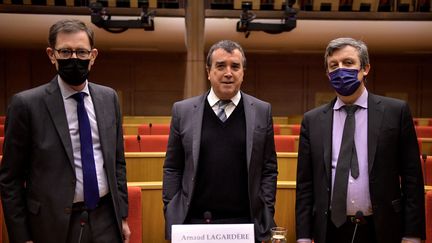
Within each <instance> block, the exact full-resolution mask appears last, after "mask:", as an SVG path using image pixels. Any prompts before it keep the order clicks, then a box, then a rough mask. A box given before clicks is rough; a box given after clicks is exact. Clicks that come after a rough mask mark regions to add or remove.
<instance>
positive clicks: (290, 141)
mask: <svg viewBox="0 0 432 243" xmlns="http://www.w3.org/2000/svg"><path fill="white" fill-rule="evenodd" d="M296 137H298V136H292V135H275V136H274V141H275V149H276V152H296V146H295V143H296V142H295V139H296Z"/></svg>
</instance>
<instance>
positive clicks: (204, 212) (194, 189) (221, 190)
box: [163, 40, 277, 241]
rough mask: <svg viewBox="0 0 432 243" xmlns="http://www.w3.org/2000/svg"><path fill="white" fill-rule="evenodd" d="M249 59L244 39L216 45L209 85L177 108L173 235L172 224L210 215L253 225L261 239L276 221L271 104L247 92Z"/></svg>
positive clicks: (168, 192) (170, 164) (170, 203)
mask: <svg viewBox="0 0 432 243" xmlns="http://www.w3.org/2000/svg"><path fill="white" fill-rule="evenodd" d="M245 65H246V58H245V56H244V52H243V49H242V48H241V46H240V45H239V44H237V43H235V42H233V41H229V40H223V41H220V42H218V43H216V44H214V45H213V46H212V47H211V48H210V50H209V53H208V56H207V64H206V66H207V74H208V79H209V80H210V84H211V89H210V91H208V92H206V93H205V94H203V95H200V96H197V97H193V98H190V99H186V100H183V101H180V102H176V103H175V104H174V106H173V109H172V121H171V130H170V136H169V140H168V149H167V153H166V159H165V163H164V169H163V171H164V177H163V203H164V213H165V225H166V228H165V230H166V238H167V239H170V238H171V226H172V225H173V224H195V223H198V224H201V223H205V222H206V220H208V221H210V222H211V223H253V224H254V226H255V238H256V239H257V240H259V241H262V240H266V239H268V238H269V233H270V228H271V227H273V226H275V222H274V219H273V216H274V204H275V194H276V179H277V162H276V152H275V148H274V139H273V121H272V114H271V106H270V104H269V103H266V102H263V101H261V100H258V99H256V98H254V97H252V96H250V95H247V94H245V93H243V92H241V91H240V86H241V84H242V82H243V75H244V68H245ZM221 103H223V104H221Z"/></svg>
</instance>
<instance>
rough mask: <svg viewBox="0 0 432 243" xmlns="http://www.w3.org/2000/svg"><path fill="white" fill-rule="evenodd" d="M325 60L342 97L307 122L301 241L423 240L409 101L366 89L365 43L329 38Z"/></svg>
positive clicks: (301, 156) (301, 160)
mask: <svg viewBox="0 0 432 243" xmlns="http://www.w3.org/2000/svg"><path fill="white" fill-rule="evenodd" d="M324 65H325V68H326V72H327V76H328V78H329V81H330V85H331V86H332V87H333V89H334V90H335V92H336V98H335V99H333V100H332V101H331V102H330V103H328V104H325V105H323V106H320V107H318V108H315V109H312V110H311V111H308V112H306V113H305V114H304V117H303V121H302V124H301V132H300V141H299V152H298V164H297V195H296V233H297V242H299V243H300V242H311V239H313V240H314V242H315V243H324V242H327V243H347V242H356V243H400V242H403V243H408V242H413V243H420V240H421V239H424V238H425V211H424V210H425V208H424V186H423V176H422V169H421V165H420V155H419V147H418V143H417V137H416V133H415V129H414V124H413V119H412V117H411V113H410V110H409V106H408V104H407V103H406V102H405V101H401V100H397V99H392V98H387V97H383V96H378V95H375V94H372V93H369V92H368V90H367V89H366V76H367V75H368V73H369V71H370V63H369V56H368V50H367V47H366V45H365V43H363V42H362V41H359V40H355V39H352V38H338V39H335V40H332V41H330V43H329V44H328V46H327V49H326V52H325V63H324Z"/></svg>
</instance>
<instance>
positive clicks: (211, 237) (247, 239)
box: [171, 224, 255, 243]
mask: <svg viewBox="0 0 432 243" xmlns="http://www.w3.org/2000/svg"><path fill="white" fill-rule="evenodd" d="M254 238H255V236H254V226H253V224H181V225H173V226H172V234H171V242H172V243H192V242H194V243H195V242H200V243H201V242H206V243H234V242H235V243H254V242H255V239H254Z"/></svg>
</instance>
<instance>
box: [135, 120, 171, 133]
mask: <svg viewBox="0 0 432 243" xmlns="http://www.w3.org/2000/svg"><path fill="white" fill-rule="evenodd" d="M169 131H170V124H152V123H149V124H141V125H139V126H138V134H139V135H169Z"/></svg>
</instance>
